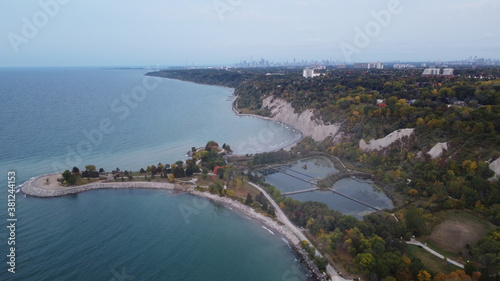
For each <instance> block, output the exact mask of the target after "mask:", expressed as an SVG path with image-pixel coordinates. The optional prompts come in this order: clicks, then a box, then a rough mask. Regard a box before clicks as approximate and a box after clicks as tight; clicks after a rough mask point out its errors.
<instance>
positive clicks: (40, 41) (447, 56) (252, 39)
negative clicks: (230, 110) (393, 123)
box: [0, 0, 500, 66]
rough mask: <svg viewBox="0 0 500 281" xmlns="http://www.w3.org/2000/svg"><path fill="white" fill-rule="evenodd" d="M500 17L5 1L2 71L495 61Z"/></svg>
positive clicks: (402, 0)
mask: <svg viewBox="0 0 500 281" xmlns="http://www.w3.org/2000/svg"><path fill="white" fill-rule="evenodd" d="M43 3H46V5H43ZM499 15H500V1H498V0H413V1H411V0H399V1H398V0H342V1H340V0H325V1H320V0H318V1H315V0H302V1H293V0H266V1H264V0H190V1H179V0H176V1H170V0H143V1H139V0H136V1H132V0H100V1H98V0H37V1H34V0H22V1H14V0H0V34H1V40H0V66H87V65H88V66H132V65H147V66H156V65H162V66H164V65H186V64H187V65H193V64H194V65H215V64H217V65H220V64H233V63H235V62H238V61H241V60H247V61H248V60H250V58H253V59H254V60H258V59H261V58H264V59H267V60H271V61H286V60H290V61H293V59H294V58H295V59H297V60H312V59H314V60H321V59H333V60H340V61H350V62H370V61H394V60H402V61H423V60H455V59H465V58H467V57H470V56H478V57H485V58H497V59H499V58H500V31H499V30H500V29H499V27H500V16H499Z"/></svg>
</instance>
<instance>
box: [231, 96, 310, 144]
mask: <svg viewBox="0 0 500 281" xmlns="http://www.w3.org/2000/svg"><path fill="white" fill-rule="evenodd" d="M233 96H234V88H233ZM235 97H236V98H235V100H234V101H233V102H232V105H231V109H232V110H233V112H234V113H235V114H236V115H237V116H247V117H253V118H258V119H262V120H268V121H273V122H277V123H279V124H282V125H285V126H288V127H290V128H292V129H294V130H295V131H297V132H299V133H300V138H299V139H298V140H297V141H295V142H293V143H291V144H289V145H287V146H285V147H282V148H280V149H283V150H286V151H290V150H291V149H292V147H294V146H296V145H297V143H299V142H300V141H302V140H303V139H304V132H302V131H301V130H299V129H297V128H295V127H294V126H292V125H291V124H288V123H285V122H281V121H278V120H275V119H274V118H273V117H266V116H261V115H257V114H250V113H241V112H240V111H239V110H238V109H237V108H236V101H237V100H238V96H235ZM273 151H279V150H273Z"/></svg>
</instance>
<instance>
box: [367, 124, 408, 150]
mask: <svg viewBox="0 0 500 281" xmlns="http://www.w3.org/2000/svg"><path fill="white" fill-rule="evenodd" d="M413 132H414V129H411V128H410V129H400V130H396V131H394V132H392V133H390V134H388V135H387V136H385V137H383V138H381V139H376V140H370V141H368V142H365V141H364V140H363V139H361V140H359V148H360V149H361V150H363V151H365V152H368V151H379V150H382V149H384V148H387V147H389V146H390V145H391V144H393V143H394V142H396V141H398V140H401V139H402V138H404V137H410V136H411V135H413Z"/></svg>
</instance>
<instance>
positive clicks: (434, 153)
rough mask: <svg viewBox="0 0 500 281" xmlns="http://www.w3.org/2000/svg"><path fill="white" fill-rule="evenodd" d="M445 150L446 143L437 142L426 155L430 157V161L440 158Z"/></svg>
mask: <svg viewBox="0 0 500 281" xmlns="http://www.w3.org/2000/svg"><path fill="white" fill-rule="evenodd" d="M445 150H448V143H447V142H438V143H436V145H434V146H433V147H432V148H431V150H429V152H427V154H429V155H430V156H431V159H436V158H438V157H441V155H443V153H444V151H445Z"/></svg>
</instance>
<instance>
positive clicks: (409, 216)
mask: <svg viewBox="0 0 500 281" xmlns="http://www.w3.org/2000/svg"><path fill="white" fill-rule="evenodd" d="M405 222H406V227H408V230H410V231H411V232H413V234H415V235H416V236H420V235H422V234H424V233H425V219H424V211H423V210H422V209H420V208H413V209H407V210H406V212H405Z"/></svg>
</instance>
